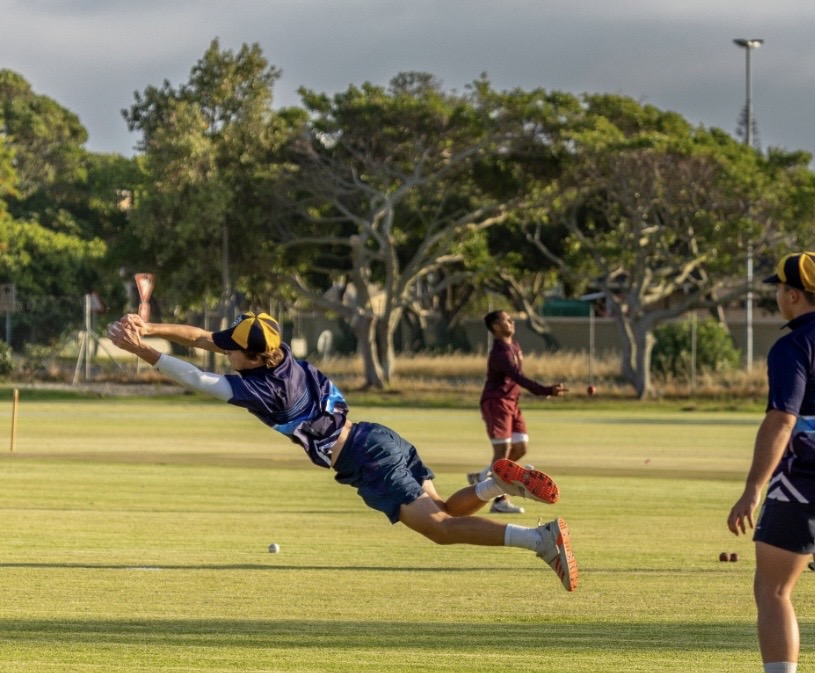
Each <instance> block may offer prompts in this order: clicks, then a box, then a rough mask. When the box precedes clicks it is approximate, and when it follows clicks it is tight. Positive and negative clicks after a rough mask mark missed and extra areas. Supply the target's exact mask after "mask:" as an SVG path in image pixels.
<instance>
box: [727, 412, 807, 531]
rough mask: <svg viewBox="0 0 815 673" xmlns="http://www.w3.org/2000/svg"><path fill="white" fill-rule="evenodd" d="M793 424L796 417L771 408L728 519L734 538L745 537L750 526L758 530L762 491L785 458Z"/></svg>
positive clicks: (759, 430)
mask: <svg viewBox="0 0 815 673" xmlns="http://www.w3.org/2000/svg"><path fill="white" fill-rule="evenodd" d="M794 425H795V416H793V415H792V414H788V413H786V412H783V411H778V410H776V409H770V411H768V412H767V415H766V416H765V417H764V420H763V421H762V423H761V426H760V427H759V429H758V433H757V434H756V443H755V448H754V450H753V463H752V465H751V466H750V471H749V472H748V474H747V481H746V483H745V485H744V492H743V493H742V495H741V497H740V498H739V499H738V500H737V501H736V504H735V505H733V508H732V509H731V510H730V516H728V517H727V527H728V528H729V529H730V532H732V533H733V534H734V535H738V534H739V533H743V534H746V533H747V526H748V525H749V527H750V528H754V527H755V521H754V519H753V516H754V513H755V511H756V508H757V507H758V504H759V502H760V500H761V491H762V490H763V488H764V486H765V485H766V484H767V482H768V481H769V480H770V477H771V476H772V473H773V470H774V469H775V468H776V466H777V465H778V461H780V460H781V456H783V455H784V451H785V449H786V448H787V444H788V443H789V441H790V434H791V433H792V428H793V427H794Z"/></svg>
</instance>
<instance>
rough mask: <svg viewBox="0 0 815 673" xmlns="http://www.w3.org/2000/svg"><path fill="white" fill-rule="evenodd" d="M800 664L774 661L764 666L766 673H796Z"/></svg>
mask: <svg viewBox="0 0 815 673" xmlns="http://www.w3.org/2000/svg"><path fill="white" fill-rule="evenodd" d="M797 670H798V663H797V662H793V661H773V662H770V663H769V664H764V673H796V671H797Z"/></svg>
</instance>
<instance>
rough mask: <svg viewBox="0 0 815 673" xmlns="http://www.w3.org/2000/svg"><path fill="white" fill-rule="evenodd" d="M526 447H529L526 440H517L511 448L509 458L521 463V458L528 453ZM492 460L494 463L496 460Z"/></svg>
mask: <svg viewBox="0 0 815 673" xmlns="http://www.w3.org/2000/svg"><path fill="white" fill-rule="evenodd" d="M526 447H527V444H526V442H516V443H515V444H513V445H512V448H511V449H510V450H509V459H510V460H511V461H512V462H513V463H520V462H521V458H523V457H524V456H525V455H526ZM502 457H503V456H502ZM496 460H497V459H496ZM492 462H493V463H494V462H495V460H493V461H492Z"/></svg>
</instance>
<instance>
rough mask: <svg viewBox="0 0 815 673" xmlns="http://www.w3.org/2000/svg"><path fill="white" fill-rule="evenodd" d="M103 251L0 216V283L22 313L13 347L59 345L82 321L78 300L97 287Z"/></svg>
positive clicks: (94, 244) (97, 243)
mask: <svg viewBox="0 0 815 673" xmlns="http://www.w3.org/2000/svg"><path fill="white" fill-rule="evenodd" d="M105 253H106V246H105V244H104V243H103V242H102V241H101V240H98V239H97V240H92V241H82V240H80V239H79V238H77V237H76V236H71V235H69V234H64V233H61V232H54V231H51V230H49V229H46V228H45V227H43V226H41V225H39V224H37V223H36V222H24V221H19V220H14V219H12V218H11V216H10V215H9V214H7V213H5V214H4V213H2V212H1V211H0V283H14V284H15V286H16V296H17V300H18V303H19V304H20V307H21V309H22V310H21V311H20V312H19V313H17V314H16V315H15V318H14V326H15V327H14V334H15V341H16V342H17V343H23V342H24V343H31V342H34V343H48V344H50V345H54V344H57V343H58V342H59V340H60V339H61V338H62V337H63V336H64V335H65V334H66V333H68V332H70V331H71V330H74V329H76V328H77V326H78V325H79V324H81V320H82V297H83V296H84V295H85V294H86V293H87V292H88V291H90V289H91V288H93V287H96V286H97V285H98V282H99V276H98V273H97V271H96V269H97V268H98V265H99V263H100V261H101V260H102V259H103V258H104V256H105Z"/></svg>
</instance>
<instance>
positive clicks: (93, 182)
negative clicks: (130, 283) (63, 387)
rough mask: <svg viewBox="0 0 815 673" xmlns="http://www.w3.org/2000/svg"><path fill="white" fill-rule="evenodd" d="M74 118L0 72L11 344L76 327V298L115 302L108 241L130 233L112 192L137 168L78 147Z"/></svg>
mask: <svg viewBox="0 0 815 673" xmlns="http://www.w3.org/2000/svg"><path fill="white" fill-rule="evenodd" d="M87 137H88V136H87V132H86V130H85V129H84V127H83V126H82V124H81V123H80V121H79V119H78V117H77V116H76V115H75V114H74V113H72V112H71V111H69V110H67V109H65V108H64V107H63V106H61V105H60V104H59V103H57V102H56V101H54V100H52V99H51V98H49V97H47V96H44V95H40V94H37V93H35V92H34V91H33V90H32V88H31V86H30V85H29V83H28V82H27V81H26V80H25V79H24V78H23V77H22V76H20V75H19V74H17V73H15V72H12V71H10V70H0V216H2V230H1V231H0V253H2V261H1V262H0V282H3V283H14V284H15V285H16V288H17V297H18V300H19V303H20V309H21V311H20V312H19V313H18V314H17V315H16V316H15V318H14V332H15V341H16V342H17V343H19V342H21V340H23V339H24V340H25V341H26V342H28V341H29V340H31V339H36V340H39V341H53V340H54V339H56V338H58V337H59V336H61V335H62V334H63V333H65V332H66V331H68V330H70V329H74V328H76V327H77V326H78V325H79V324H81V320H82V296H83V295H84V294H86V293H87V292H89V291H90V290H92V289H96V290H99V291H100V292H101V293H102V294H103V295H104V296H105V297H106V298H107V299H108V300H109V301H111V302H112V303H113V302H115V298H116V297H115V295H116V294H117V290H118V288H119V286H120V283H118V281H117V279H116V278H115V276H114V274H113V273H106V267H107V271H112V269H114V268H115V266H116V264H115V261H114V260H112V259H111V257H110V256H109V255H108V254H107V246H106V243H109V242H111V241H113V240H114V239H117V238H118V237H119V235H120V234H121V232H122V231H123V230H124V229H125V227H126V222H125V216H124V214H123V213H122V212H121V211H120V210H118V209H117V208H116V206H115V204H116V202H117V190H118V189H120V188H121V187H123V186H125V185H127V184H129V183H130V182H132V180H131V177H132V166H133V162H132V161H131V160H129V159H125V158H124V157H120V156H118V155H95V154H92V153H90V152H88V151H87V150H85V149H84V147H83V146H84V144H85V142H86V141H87Z"/></svg>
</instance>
